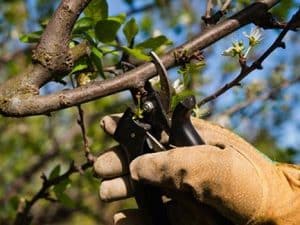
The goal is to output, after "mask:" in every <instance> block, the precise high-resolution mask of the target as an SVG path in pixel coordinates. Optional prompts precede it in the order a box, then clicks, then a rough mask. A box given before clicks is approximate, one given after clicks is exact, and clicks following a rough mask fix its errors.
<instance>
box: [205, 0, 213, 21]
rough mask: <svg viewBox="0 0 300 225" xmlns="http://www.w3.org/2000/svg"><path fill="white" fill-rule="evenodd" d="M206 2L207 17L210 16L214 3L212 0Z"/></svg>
mask: <svg viewBox="0 0 300 225" xmlns="http://www.w3.org/2000/svg"><path fill="white" fill-rule="evenodd" d="M206 2H207V3H206V10H205V18H210V17H211V12H212V8H213V3H212V0H207V1H206Z"/></svg>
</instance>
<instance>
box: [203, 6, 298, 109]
mask: <svg viewBox="0 0 300 225" xmlns="http://www.w3.org/2000/svg"><path fill="white" fill-rule="evenodd" d="M299 15H300V9H299V10H298V11H297V12H296V13H295V14H294V15H293V17H292V19H291V20H290V22H289V23H288V24H287V25H286V27H285V28H284V29H283V30H282V32H281V33H280V34H279V36H278V37H277V38H276V40H275V41H274V42H273V44H272V45H271V46H270V47H269V48H268V49H267V50H266V51H265V52H264V53H263V54H262V55H261V56H260V57H259V58H258V59H257V60H256V61H255V62H253V63H252V65H251V66H247V65H246V64H245V62H241V72H240V73H239V75H238V76H236V77H235V78H234V79H233V80H232V81H230V82H229V83H226V84H225V85H224V86H222V87H221V88H220V89H218V90H217V91H215V92H214V93H213V94H211V95H210V96H207V97H205V98H204V99H202V100H201V101H200V102H199V103H198V106H201V105H204V104H205V103H207V102H209V101H212V100H215V99H216V98H217V97H219V96H220V95H222V94H224V93H225V92H226V91H228V90H229V89H231V88H232V87H234V86H239V85H240V82H241V81H242V80H243V79H244V78H245V77H246V76H248V75H249V74H250V73H251V72H253V71H254V70H257V69H258V70H261V69H262V63H263V62H264V60H265V59H266V58H267V57H269V55H270V54H271V53H272V52H273V51H274V50H275V49H277V48H285V43H284V42H283V41H282V40H283V38H284V37H285V35H286V34H287V32H288V31H289V30H290V29H291V27H292V26H293V24H294V22H295V21H297V19H298V17H299Z"/></svg>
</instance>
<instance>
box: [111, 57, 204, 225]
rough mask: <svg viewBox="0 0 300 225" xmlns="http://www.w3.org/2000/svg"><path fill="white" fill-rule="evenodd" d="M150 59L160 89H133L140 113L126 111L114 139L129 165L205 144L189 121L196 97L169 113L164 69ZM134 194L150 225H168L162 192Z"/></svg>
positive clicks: (144, 188)
mask: <svg viewBox="0 0 300 225" xmlns="http://www.w3.org/2000/svg"><path fill="white" fill-rule="evenodd" d="M150 55H151V57H152V62H153V63H154V64H155V66H156V70H157V72H158V75H159V81H160V88H159V90H155V88H154V87H152V85H151V83H150V81H149V80H148V81H146V82H145V84H144V86H143V87H140V88H135V89H132V90H131V94H132V96H133V99H134V102H135V103H136V104H137V105H138V107H140V108H141V110H142V112H143V113H142V114H141V115H138V116H137V115H136V113H135V111H134V110H133V109H131V108H127V110H126V111H125V113H124V114H123V116H122V117H121V119H120V121H119V123H118V126H117V129H116V131H115V133H114V135H113V136H114V138H115V140H116V141H118V142H119V143H120V145H121V146H122V147H123V149H124V150H125V152H126V154H127V159H128V163H130V162H131V161H132V160H133V159H134V158H136V157H137V156H139V155H142V154H146V153H153V152H157V151H165V150H168V149H171V148H174V147H179V146H192V145H201V144H203V143H204V142H203V140H202V139H201V138H200V136H199V135H198V133H197V131H196V130H195V128H194V127H193V125H192V123H191V120H190V115H191V111H192V109H193V108H194V107H195V104H196V101H195V97H194V96H189V97H187V98H185V99H184V100H183V101H181V102H180V103H178V105H177V106H176V107H175V109H174V111H173V112H171V110H170V108H171V95H172V89H171V86H170V83H169V80H168V77H167V71H166V68H165V67H164V66H163V64H162V62H161V61H160V59H159V57H158V56H157V55H156V54H155V53H154V52H150ZM166 137H167V138H166ZM162 139H167V141H166V140H165V141H161V140H162ZM135 191H136V193H135V198H136V201H137V204H138V206H139V208H141V209H143V210H144V211H145V212H146V213H147V214H148V217H149V218H151V220H152V221H151V224H152V225H169V224H170V223H169V221H168V217H167V212H166V209H165V206H164V204H163V202H162V195H163V192H162V190H160V189H159V188H157V187H154V186H152V185H148V184H147V185H146V184H141V183H136V184H135Z"/></svg>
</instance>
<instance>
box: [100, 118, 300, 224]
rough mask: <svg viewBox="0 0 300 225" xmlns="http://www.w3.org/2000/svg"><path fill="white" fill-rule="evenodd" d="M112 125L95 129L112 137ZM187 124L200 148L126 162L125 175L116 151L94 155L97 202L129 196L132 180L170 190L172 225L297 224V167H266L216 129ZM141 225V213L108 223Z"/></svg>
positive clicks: (299, 170) (106, 121) (209, 125)
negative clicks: (201, 142) (195, 133)
mask: <svg viewBox="0 0 300 225" xmlns="http://www.w3.org/2000/svg"><path fill="white" fill-rule="evenodd" d="M117 121H118V117H110V116H107V117H104V119H103V120H102V122H101V124H102V127H103V128H104V129H105V131H106V132H107V133H109V134H113V133H114V131H115V128H116V124H117ZM192 122H193V124H194V126H195V128H196V129H197V130H198V132H199V135H200V136H201V138H202V139H203V140H204V142H205V145H200V146H192V147H182V148H176V149H173V150H169V151H166V152H159V153H153V154H146V155H143V156H140V157H138V158H136V159H135V160H134V161H132V162H131V164H130V170H129V169H128V166H127V165H126V160H125V154H124V152H123V151H122V149H121V148H120V147H114V148H112V149H110V150H108V151H107V152H105V153H104V154H102V155H100V156H99V158H98V159H97V161H96V162H95V164H94V169H95V172H96V173H97V174H98V175H99V176H100V177H102V178H104V179H105V180H104V181H103V182H102V184H101V186H100V197H101V199H103V200H105V201H113V200H118V199H121V198H126V197H130V196H132V195H133V193H134V187H132V185H131V182H130V180H131V179H134V180H136V181H139V182H146V183H151V184H154V185H157V186H160V187H163V188H165V189H167V190H173V192H174V195H173V196H172V200H173V201H172V203H171V204H170V207H169V208H170V210H169V211H170V220H171V221H173V222H172V224H176V225H179V224H185V225H191V224H195V225H196V224H197V225H220V224H222V225H225V224H226V225H227V224H235V225H246V224H247V225H248V224H260V225H299V224H300V167H298V166H296V165H289V164H279V163H275V162H272V161H270V160H269V159H267V158H266V157H265V156H263V155H262V154H261V153H260V152H258V151H257V150H256V149H255V148H254V147H253V146H251V145H250V144H249V143H247V142H246V141H245V140H243V139H242V138H240V137H239V136H237V135H235V134H234V133H232V132H230V131H228V130H226V129H224V128H222V127H220V126H218V125H214V124H212V123H210V122H207V121H204V120H199V119H193V120H192ZM129 171H130V173H129ZM166 204H168V203H166ZM146 220H147V219H145V218H143V216H142V212H139V211H137V210H134V211H133V210H129V211H125V212H121V213H119V214H116V216H115V221H114V223H115V224H118V225H121V224H122V225H125V224H126V225H127V224H128V225H129V224H130V225H134V224H140V225H142V224H146V223H147V222H146Z"/></svg>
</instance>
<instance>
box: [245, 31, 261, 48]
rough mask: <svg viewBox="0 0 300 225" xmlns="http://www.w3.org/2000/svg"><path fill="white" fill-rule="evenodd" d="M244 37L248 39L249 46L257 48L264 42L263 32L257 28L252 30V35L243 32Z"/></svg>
mask: <svg viewBox="0 0 300 225" xmlns="http://www.w3.org/2000/svg"><path fill="white" fill-rule="evenodd" d="M243 34H244V36H245V37H246V38H248V41H249V46H252V47H253V46H255V45H257V44H259V43H260V42H261V40H262V31H261V29H260V28H258V27H255V28H254V29H253V28H252V29H251V31H250V34H247V33H246V32H243Z"/></svg>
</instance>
